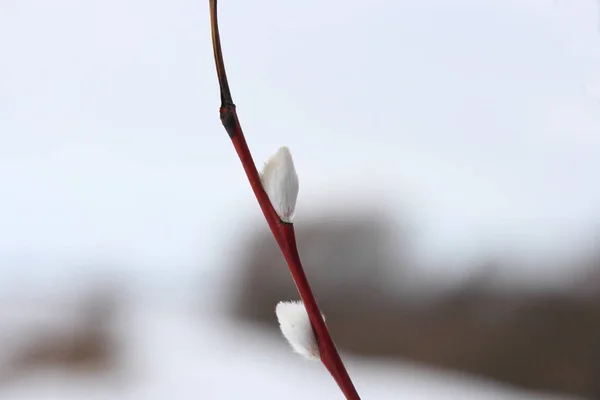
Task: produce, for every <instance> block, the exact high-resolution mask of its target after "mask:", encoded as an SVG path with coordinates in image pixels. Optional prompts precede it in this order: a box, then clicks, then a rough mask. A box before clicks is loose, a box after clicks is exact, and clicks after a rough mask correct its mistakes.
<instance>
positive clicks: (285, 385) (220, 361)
mask: <svg viewBox="0 0 600 400" xmlns="http://www.w3.org/2000/svg"><path fill="white" fill-rule="evenodd" d="M30 316H32V314H30ZM38 317H39V315H38ZM46 318H47V316H46ZM117 330H118V331H119V332H120V333H119V334H120V336H121V338H122V342H121V343H120V346H122V348H123V349H124V350H125V351H124V354H123V355H122V361H123V362H124V366H125V367H124V370H123V371H121V372H115V373H113V374H112V375H108V376H100V377H98V376H92V375H85V374H79V375H77V374H75V375H73V374H70V375H69V374H65V373H64V372H61V371H56V370H55V371H49V370H40V371H38V372H37V373H34V374H32V375H30V376H29V377H27V378H26V379H22V380H20V381H19V382H18V383H17V384H12V385H8V386H2V388H1V389H0V395H1V398H2V399H4V400H55V399H56V400H59V399H60V400H71V399H73V400H75V399H77V400H101V399H115V398H118V399H124V400H162V399H167V398H174V399H177V400H187V399H190V400H192V399H198V398H202V399H240V398H261V399H290V400H292V399H306V398H311V399H313V398H319V399H320V398H323V399H337V398H342V396H341V395H340V393H338V389H337V387H336V386H335V383H334V381H333V380H332V379H331V378H330V376H329V375H328V373H327V371H326V370H325V369H324V368H323V367H322V366H321V365H320V364H319V363H314V362H310V361H307V360H305V359H302V358H300V357H299V356H297V355H295V354H293V353H292V352H291V350H290V349H288V347H287V344H286V343H285V342H284V340H283V339H281V340H280V341H274V340H272V338H271V337H270V336H269V335H265V334H264V333H263V332H259V331H254V330H249V329H247V328H241V327H240V326H239V325H236V324H234V323H232V322H230V321H226V320H224V319H223V318H221V317H219V314H214V313H208V312H205V313H200V314H198V313H194V314H192V313H190V312H189V311H185V310H184V308H182V307H179V306H173V305H171V306H167V305H165V304H163V305H162V306H156V305H154V306H148V305H145V306H140V305H137V306H132V307H130V308H129V309H128V310H127V311H126V312H124V313H123V314H121V317H120V323H119V326H118V329H117ZM6 344H7V342H6V341H4V345H6ZM344 359H345V360H346V364H347V367H348V369H349V371H350V373H351V375H352V377H353V379H354V381H355V384H356V385H357V387H358V388H359V389H360V393H361V394H362V396H363V398H365V399H378V400H385V399H390V400H391V399H407V400H408V399H415V400H416V399H432V400H435V399H455V398H456V399H478V400H486V399H490V400H491V399H497V400H504V399H506V400H512V399H514V400H517V399H518V400H534V399H536V400H550V399H559V398H562V397H551V396H543V395H538V394H535V395H534V394H530V393H524V392H521V391H517V390H513V389H511V388H508V387H503V386H501V385H495V384H490V383H483V382H479V381H477V380H474V379H468V378H465V377H462V376H460V375H451V374H446V373H439V372H435V371H430V370H427V369H423V368H420V367H417V366H413V365H410V364H405V365H398V364H385V363H374V362H366V361H364V360H361V359H356V358H352V357H349V356H345V357H344Z"/></svg>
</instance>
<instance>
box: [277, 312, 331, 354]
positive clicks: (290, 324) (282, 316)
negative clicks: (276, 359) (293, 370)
mask: <svg viewBox="0 0 600 400" xmlns="http://www.w3.org/2000/svg"><path fill="white" fill-rule="evenodd" d="M275 314H276V315H277V320H278V322H279V328H280V329H281V333H283V336H284V337H285V338H286V339H287V341H288V343H289V344H290V346H292V349H293V350H294V351H295V352H296V353H298V354H300V355H302V356H304V357H306V358H308V359H310V360H319V359H320V358H321V357H320V354H319V345H318V343H317V338H316V337H315V333H314V331H313V328H312V325H311V323H310V320H309V319H308V313H307V312H306V308H305V307H304V303H302V302H301V301H280V302H279V303H277V306H276V307H275ZM323 318H325V317H324V316H323Z"/></svg>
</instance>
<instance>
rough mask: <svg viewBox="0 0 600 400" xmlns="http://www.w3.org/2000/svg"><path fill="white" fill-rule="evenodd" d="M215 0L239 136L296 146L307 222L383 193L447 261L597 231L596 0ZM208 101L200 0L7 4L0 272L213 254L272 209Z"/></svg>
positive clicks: (0, 38)
mask: <svg viewBox="0 0 600 400" xmlns="http://www.w3.org/2000/svg"><path fill="white" fill-rule="evenodd" d="M220 3H221V4H220V24H221V31H222V41H223V48H224V55H225V61H226V65H227V70H228V73H229V77H230V83H231V86H232V91H233V96H234V100H235V101H236V103H237V105H238V111H239V114H240V118H241V121H242V124H243V127H244V130H245V132H246V135H247V139H248V142H249V144H250V147H251V150H252V151H253V153H254V156H255V159H256V160H257V163H259V164H261V163H262V160H264V159H266V158H267V157H268V156H269V155H270V154H271V153H272V152H274V151H275V150H276V149H277V147H279V146H280V145H284V144H285V145H288V146H290V147H291V149H292V152H293V154H294V157H295V161H296V166H297V168H298V172H299V174H300V185H301V189H300V199H299V205H298V207H299V208H298V212H297V221H298V223H302V218H303V217H302V216H303V214H304V215H310V214H311V213H313V212H314V211H315V210H316V209H318V208H322V207H324V206H325V205H327V204H330V205H331V206H332V207H333V206H335V207H343V206H344V205H346V204H347V203H348V202H354V203H356V202H360V201H363V200H362V198H363V197H365V199H364V201H372V198H379V197H380V196H383V197H384V200H385V202H386V204H387V205H389V206H390V209H389V212H390V214H391V217H392V218H393V217H394V216H398V215H400V213H402V214H403V215H405V214H408V215H410V217H411V219H412V222H413V223H414V225H415V226H416V227H417V230H418V233H419V238H420V242H419V243H420V247H419V249H420V252H421V254H422V255H423V260H426V261H427V262H429V261H431V262H434V261H439V260H445V259H448V258H450V259H452V260H455V261H456V262H457V263H459V264H460V262H459V261H460V260H463V259H468V258H469V257H473V256H474V255H478V254H479V253H480V252H482V251H488V250H489V251H493V250H495V249H497V248H505V247H508V248H510V249H516V250H515V251H517V250H518V252H519V254H521V253H522V254H529V255H531V254H533V255H535V256H544V257H551V258H552V257H556V256H557V255H559V254H563V253H564V252H567V253H568V252H569V251H570V250H573V249H577V246H581V245H583V244H586V243H584V242H582V239H581V237H585V236H586V235H588V234H590V233H591V232H593V231H595V229H596V227H597V225H598V222H600V185H598V184H597V181H598V179H597V178H596V175H597V173H598V172H597V171H599V170H600V32H599V26H598V25H599V23H598V18H599V15H600V12H599V11H598V4H596V2H595V1H592V0H589V1H585V0H577V1H566V0H562V1H552V0H471V1H467V0H459V1H445V0H423V1H419V2H416V1H409V0H404V1H400V0H372V1H370V2H365V1H355V0H332V1H327V2H323V1H320V0H305V1H302V2H282V1H275V0H255V1H252V2H247V1H225V0H221V2H220ZM218 106H219V96H218V87H217V81H216V76H215V70H214V63H213V59H212V49H211V43H210V34H209V19H208V4H207V2H205V1H191V0H187V1H186V0H174V1H169V2H167V1H147V0H145V1H142V0H128V1H123V0H102V1H100V0H89V1H86V2H80V1H75V0H72V1H68V0H55V1H52V2H48V1H42V0H30V1H21V0H19V1H17V0H8V1H4V2H3V3H2V5H0V281H4V282H9V281H10V282H13V281H14V280H15V279H18V278H19V277H20V278H22V279H29V278H31V277H32V276H33V277H37V278H40V279H41V280H44V279H50V278H55V277H56V276H59V275H60V276H63V275H64V276H66V277H68V276H71V277H72V276H75V275H76V274H79V275H77V276H81V274H82V273H83V274H85V273H86V271H83V272H82V271H81V268H82V267H81V265H82V264H81V263H89V265H90V267H89V268H93V262H94V260H96V259H100V260H110V261H112V262H114V263H115V265H116V266H115V267H114V268H124V269H125V270H127V271H129V272H131V276H132V277H135V278H132V279H136V280H137V279H141V280H144V279H146V280H156V281H160V282H163V283H164V282H165V279H167V278H168V279H167V280H170V281H172V282H174V283H175V284H177V282H183V281H185V279H186V277H189V276H190V274H192V275H193V274H194V273H197V272H198V271H204V272H206V273H211V272H214V271H218V270H219V267H220V266H221V265H222V263H223V259H224V258H226V256H225V255H226V254H229V252H230V250H229V249H228V248H227V246H226V245H225V244H224V241H223V240H224V238H228V237H229V235H230V234H231V233H230V232H231V229H230V228H229V227H228V224H235V225H239V224H243V223H247V222H248V221H251V222H252V223H256V224H260V223H262V222H260V210H259V208H258V207H257V206H256V204H255V200H254V198H253V197H252V193H251V191H250V190H249V188H248V185H247V182H246V180H245V176H244V175H243V173H242V170H241V168H240V167H239V162H238V160H237V158H236V156H235V153H234V151H233V148H232V146H231V144H230V142H229V139H228V137H227V135H226V134H225V132H224V130H223V128H222V127H221V125H220V122H219V119H218V113H217V109H218ZM365 193H366V194H365ZM515 246H516V247H515ZM85 265H88V264H85ZM441 272H444V271H440V273H441ZM74 274H75V275H74Z"/></svg>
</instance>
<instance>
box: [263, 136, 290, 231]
mask: <svg viewBox="0 0 600 400" xmlns="http://www.w3.org/2000/svg"><path fill="white" fill-rule="evenodd" d="M260 180H261V182H262V186H263V188H264V190H265V192H266V193H267V196H269V200H270V201H271V204H272V205H273V208H274V209H275V211H276V212H277V215H279V218H281V220H282V221H284V222H292V219H293V217H294V212H295V210H296V199H297V198H298V190H299V185H298V175H297V174H296V168H295V167H294V161H293V160H292V154H291V153H290V149H288V148H287V147H285V146H284V147H281V148H280V149H279V150H277V153H275V155H273V156H272V157H271V158H270V159H269V161H267V162H266V163H265V166H264V168H263V171H262V173H261V176H260Z"/></svg>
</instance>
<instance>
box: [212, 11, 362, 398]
mask: <svg viewBox="0 0 600 400" xmlns="http://www.w3.org/2000/svg"><path fill="white" fill-rule="evenodd" d="M209 1H210V20H211V32H212V40H213V50H214V57H215V64H216V68H217V76H218V78H219V86H220V90H221V107H220V109H219V114H220V118H221V122H222V123H223V126H224V127H225V130H226V131H227V133H228V134H229V137H230V138H231V141H232V143H233V146H234V147H235V150H236V152H237V154H238V156H239V158H240V161H241V162H242V166H243V167H244V171H245V172H246V176H247V177H248V181H249V182H250V186H251V187H252V190H253V192H254V195H255V196H256V199H257V200H258V204H259V205H260V208H261V210H262V212H263V214H264V216H265V219H266V220H267V223H268V224H269V228H270V229H271V232H272V233H273V236H274V237H275V240H276V241H277V244H278V245H279V248H280V249H281V252H282V253H283V256H284V258H285V260H286V262H287V264H288V267H289V269H290V273H291V275H292V278H293V279H294V282H295V284H296V288H297V289H298V292H299V294H300V297H301V298H302V301H303V303H304V305H305V307H306V311H307V313H308V316H309V319H310V322H311V324H312V327H313V330H314V332H315V336H316V338H317V341H318V344H319V352H320V357H321V361H322V362H323V364H324V365H325V367H326V368H327V369H328V370H329V372H330V373H331V375H332V376H333V378H334V379H335V381H336V382H337V384H338V386H339V387H340V389H341V390H342V392H343V393H344V395H345V396H346V399H349V400H360V397H359V395H358V393H357V391H356V389H355V388H354V384H353V383H352V380H351V379H350V376H349V375H348V372H347V371H346V368H345V367H344V364H343V362H342V359H341V358H340V355H339V353H338V351H337V349H336V347H335V344H334V342H333V340H332V339H331V335H330V334H329V331H328V329H327V326H326V325H325V321H324V320H323V317H322V315H321V311H320V310H319V306H318V305H317V301H316V300H315V297H314V295H313V293H312V290H311V287H310V284H309V282H308V279H307V278H306V274H305V273H304V269H303V268H302V264H301V262H300V256H299V254H298V248H297V246H296V236H295V231H294V225H293V224H292V223H287V222H283V221H282V220H281V219H280V217H279V215H277V212H276V211H275V209H274V208H273V206H272V204H271V201H270V200H269V197H268V196H267V194H266V192H265V191H264V189H263V187H262V184H261V181H260V175H259V173H258V170H257V169H256V165H255V164H254V160H253V159H252V155H251V154H250V150H249V148H248V145H247V143H246V139H245V138H244V134H243V132H242V128H241V126H240V122H239V120H238V116H237V113H236V108H235V104H234V103H233V99H232V97H231V91H230V90H229V84H228V82H227V74H226V72H225V64H224V62H223V53H222V50H221V39H220V36H219V26H218V21H217V0H209Z"/></svg>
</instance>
